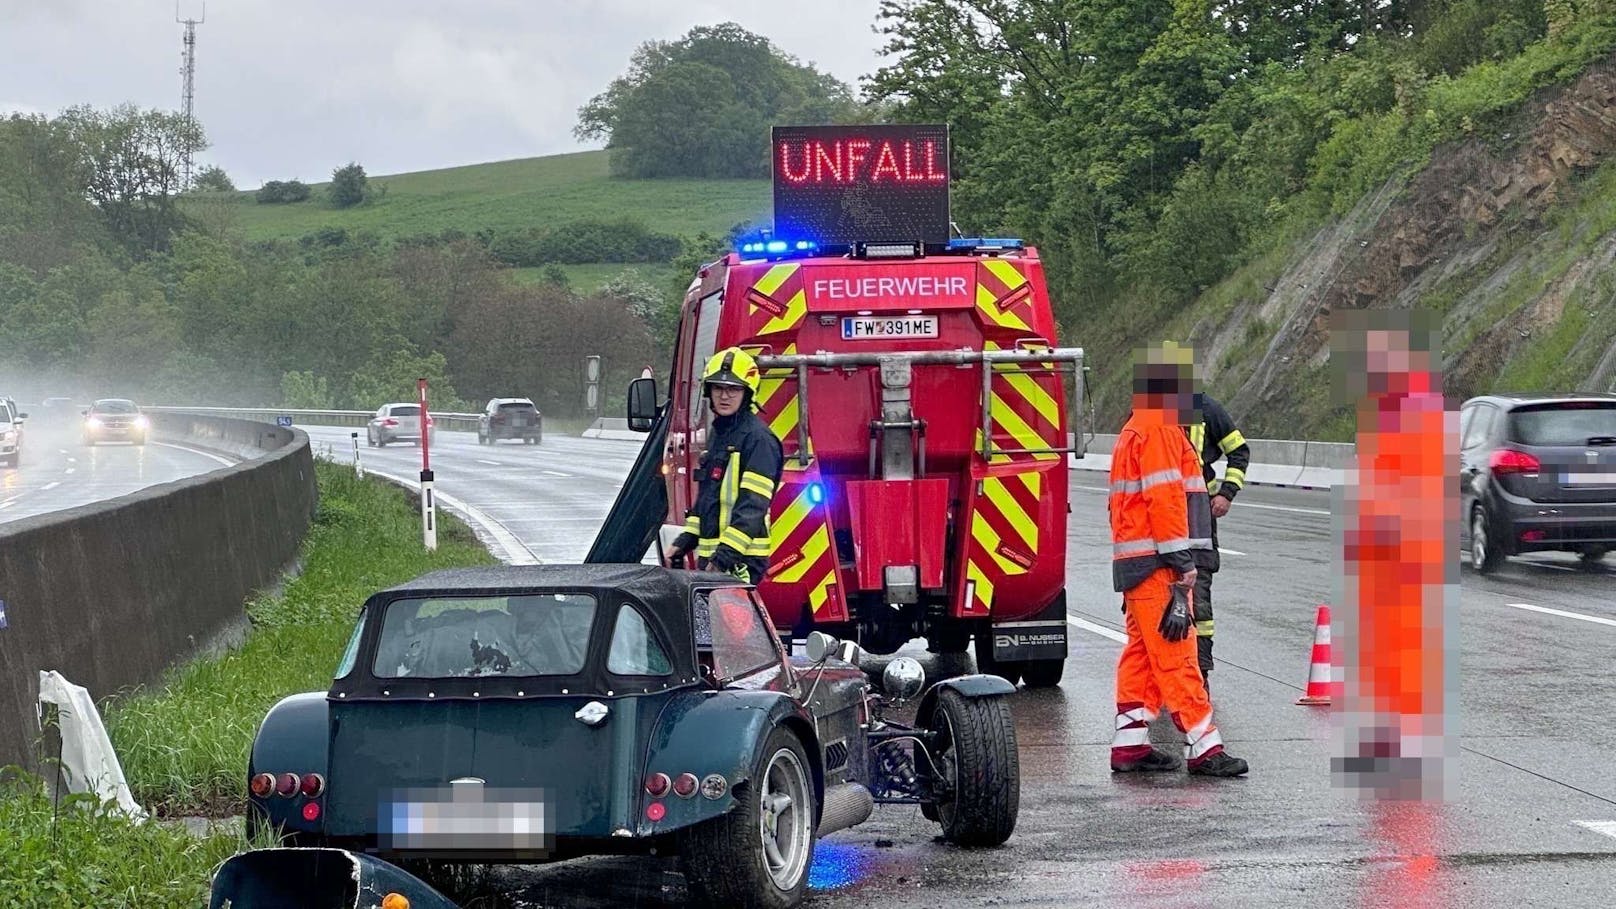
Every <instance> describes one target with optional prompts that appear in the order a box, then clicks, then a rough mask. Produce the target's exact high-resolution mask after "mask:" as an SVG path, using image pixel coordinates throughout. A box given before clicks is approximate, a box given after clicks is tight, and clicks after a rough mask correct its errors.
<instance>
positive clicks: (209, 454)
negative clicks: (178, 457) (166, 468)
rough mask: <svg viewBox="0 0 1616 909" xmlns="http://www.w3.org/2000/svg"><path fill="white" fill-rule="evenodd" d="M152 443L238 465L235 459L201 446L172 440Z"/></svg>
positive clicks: (221, 462) (227, 464) (232, 465)
mask: <svg viewBox="0 0 1616 909" xmlns="http://www.w3.org/2000/svg"><path fill="white" fill-rule="evenodd" d="M152 444H153V445H161V446H163V447H164V448H172V449H174V450H175V451H188V452H190V453H191V454H194V455H201V456H202V457H204V458H212V459H213V460H215V461H218V462H219V463H220V464H223V465H224V466H226V467H234V466H236V462H235V461H232V460H230V459H229V458H227V457H225V456H223V455H216V454H214V453H213V452H211V451H203V450H202V449H200V448H191V447H189V446H186V445H175V444H173V443H172V442H153V443H152Z"/></svg>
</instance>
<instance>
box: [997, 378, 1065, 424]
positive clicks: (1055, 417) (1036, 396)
mask: <svg viewBox="0 0 1616 909" xmlns="http://www.w3.org/2000/svg"><path fill="white" fill-rule="evenodd" d="M1004 379H1005V381H1006V382H1009V383H1010V387H1011V388H1013V389H1015V390H1016V392H1017V393H1018V394H1020V395H1021V396H1022V397H1023V398H1025V399H1026V400H1027V403H1028V404H1031V405H1032V408H1033V410H1036V411H1038V415H1039V416H1040V417H1043V418H1044V422H1046V423H1048V424H1049V425H1050V426H1051V427H1054V426H1059V425H1060V409H1059V408H1057V407H1056V406H1055V398H1054V397H1053V396H1052V395H1050V393H1049V392H1048V391H1045V390H1044V386H1042V385H1039V384H1038V382H1037V381H1036V380H1034V379H1033V377H1032V376H1029V375H1027V374H1026V373H1024V372H1012V373H1008V374H1006V375H1005V377H1004Z"/></svg>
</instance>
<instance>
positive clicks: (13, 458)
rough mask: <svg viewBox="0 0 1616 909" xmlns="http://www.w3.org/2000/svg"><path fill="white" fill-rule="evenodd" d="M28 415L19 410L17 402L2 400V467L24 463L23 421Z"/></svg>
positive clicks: (0, 412) (0, 403) (0, 452)
mask: <svg viewBox="0 0 1616 909" xmlns="http://www.w3.org/2000/svg"><path fill="white" fill-rule="evenodd" d="M26 419H28V415H27V414H25V413H22V412H20V411H18V410H17V402H15V401H13V400H11V399H10V398H5V399H0V465H5V466H6V467H16V466H17V465H18V464H19V463H21V461H22V436H23V431H22V430H23V421H24V420H26Z"/></svg>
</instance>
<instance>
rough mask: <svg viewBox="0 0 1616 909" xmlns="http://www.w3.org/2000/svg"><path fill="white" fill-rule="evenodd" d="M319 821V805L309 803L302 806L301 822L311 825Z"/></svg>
mask: <svg viewBox="0 0 1616 909" xmlns="http://www.w3.org/2000/svg"><path fill="white" fill-rule="evenodd" d="M319 819H320V803H319V802H310V803H308V804H307V805H304V806H303V820H305V821H308V822H310V823H313V822H315V821H317V820H319Z"/></svg>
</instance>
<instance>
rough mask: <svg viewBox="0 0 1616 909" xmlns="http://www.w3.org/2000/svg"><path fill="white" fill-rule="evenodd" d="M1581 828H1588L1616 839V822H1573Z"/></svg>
mask: <svg viewBox="0 0 1616 909" xmlns="http://www.w3.org/2000/svg"><path fill="white" fill-rule="evenodd" d="M1573 823H1575V824H1576V825H1577V826H1579V827H1587V828H1588V829H1589V830H1592V831H1593V832H1595V833H1603V834H1604V835H1606V836H1610V837H1616V821H1573Z"/></svg>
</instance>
